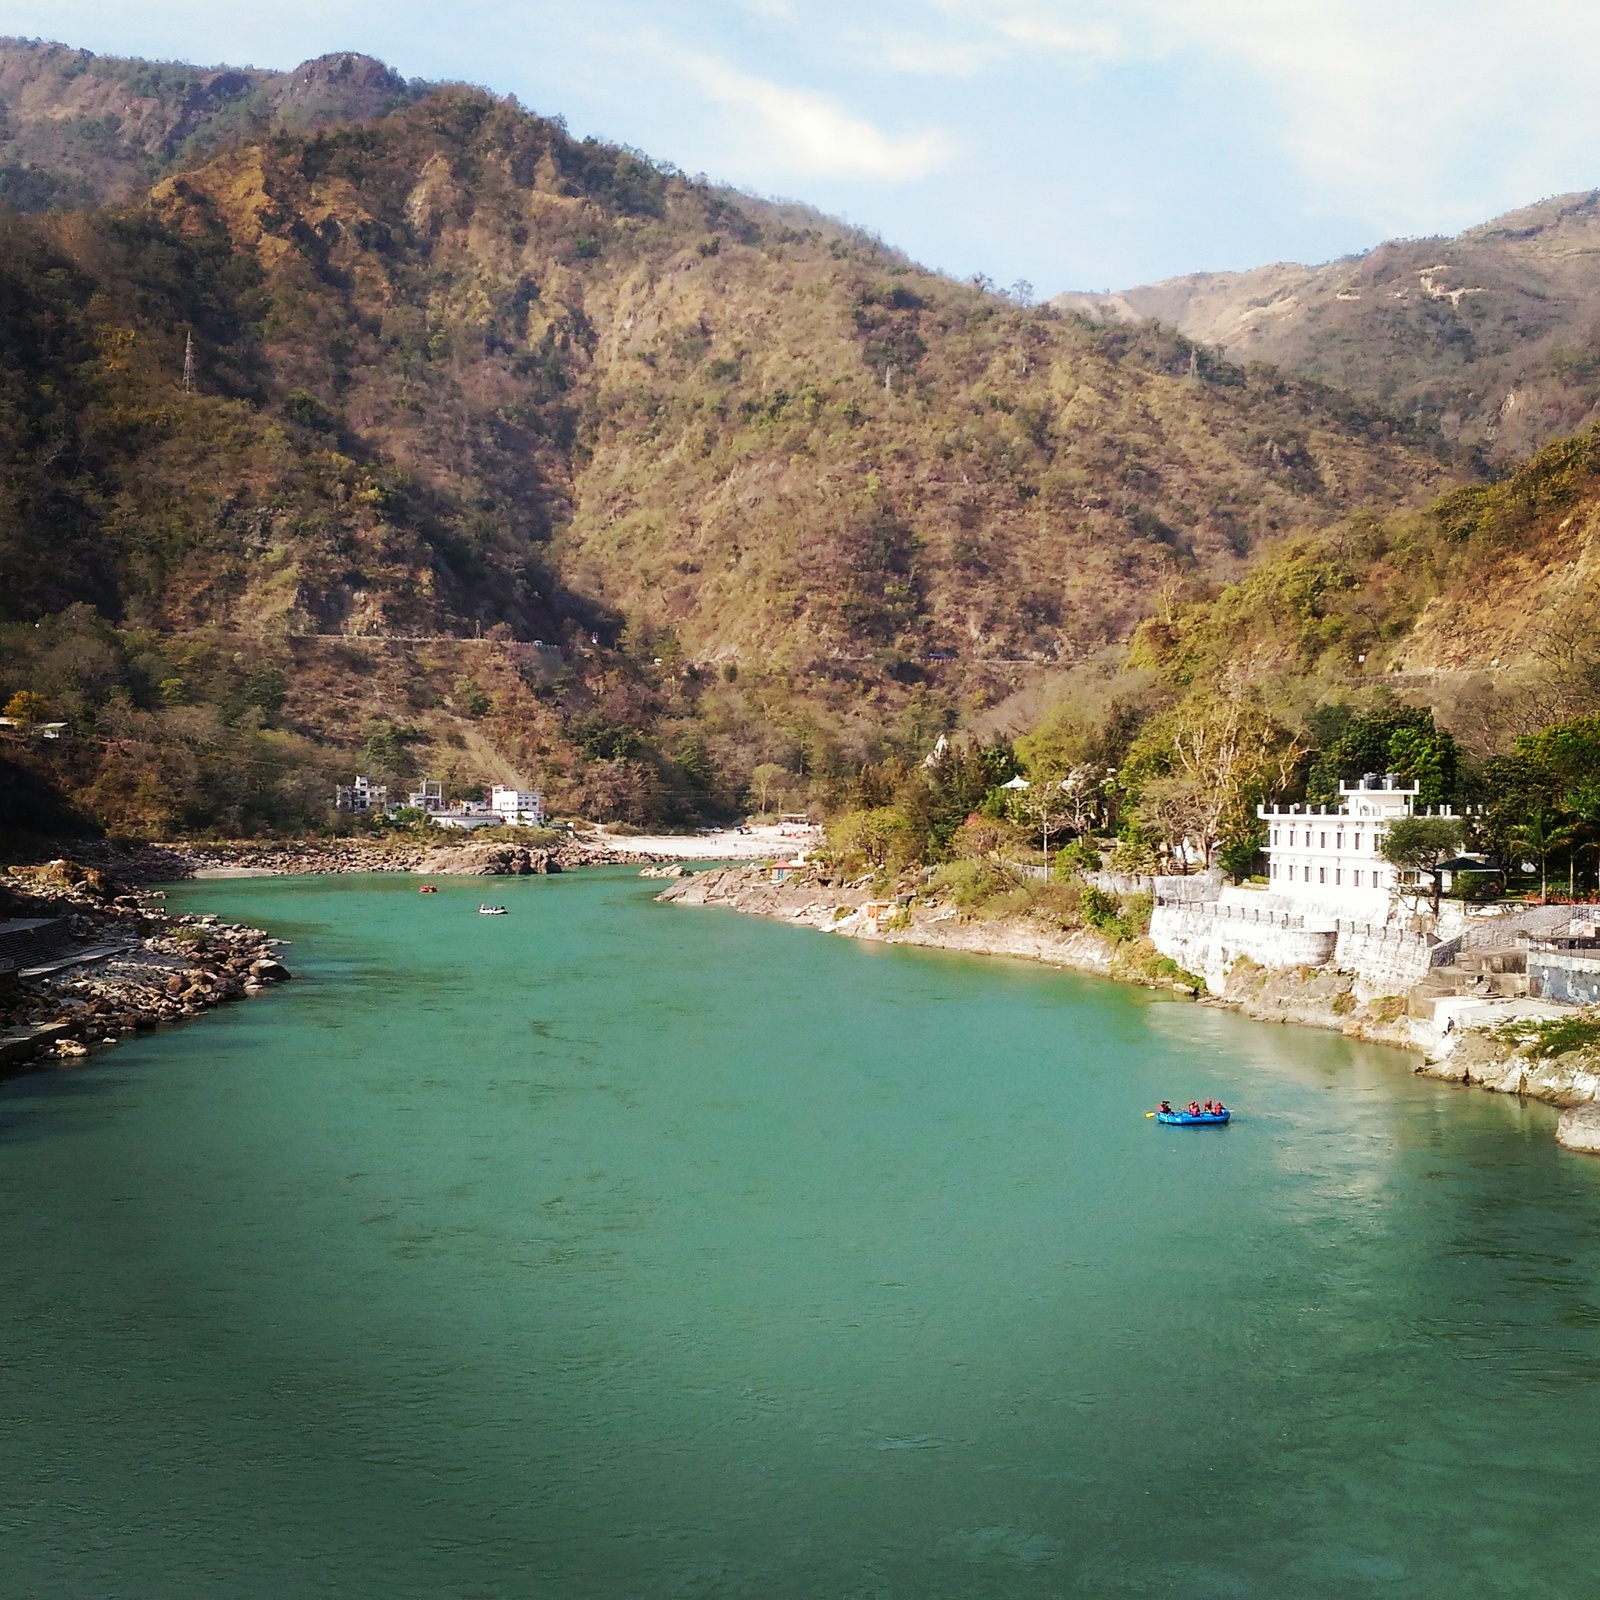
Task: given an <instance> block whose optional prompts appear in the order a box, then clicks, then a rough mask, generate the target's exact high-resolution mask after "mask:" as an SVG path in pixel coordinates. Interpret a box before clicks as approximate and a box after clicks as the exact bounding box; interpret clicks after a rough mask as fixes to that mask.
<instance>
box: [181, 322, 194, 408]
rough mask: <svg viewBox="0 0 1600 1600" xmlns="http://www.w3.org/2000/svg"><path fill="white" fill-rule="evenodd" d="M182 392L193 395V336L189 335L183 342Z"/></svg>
mask: <svg viewBox="0 0 1600 1600" xmlns="http://www.w3.org/2000/svg"><path fill="white" fill-rule="evenodd" d="M183 392H184V393H185V394H193V393H194V335H193V334H192V333H191V334H189V335H188V336H187V337H186V338H185V339H184V342H183Z"/></svg>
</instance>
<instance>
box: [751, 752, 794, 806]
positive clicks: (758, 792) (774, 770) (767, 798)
mask: <svg viewBox="0 0 1600 1600" xmlns="http://www.w3.org/2000/svg"><path fill="white" fill-rule="evenodd" d="M788 776H789V773H788V769H787V768H785V767H780V766H779V765H778V764H777V762H775V761H763V762H762V763H761V765H760V766H758V767H757V768H756V769H755V770H754V771H753V772H752V773H751V774H750V793H751V794H752V796H754V798H755V802H756V810H758V811H761V812H768V811H771V809H772V800H773V796H774V795H777V794H780V793H782V790H783V786H784V782H785V780H786V779H787V778H788Z"/></svg>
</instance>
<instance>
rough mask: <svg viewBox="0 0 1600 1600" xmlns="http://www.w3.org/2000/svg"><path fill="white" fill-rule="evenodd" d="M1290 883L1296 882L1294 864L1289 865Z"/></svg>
mask: <svg viewBox="0 0 1600 1600" xmlns="http://www.w3.org/2000/svg"><path fill="white" fill-rule="evenodd" d="M1289 882H1290V883H1293V882H1294V863H1293V862H1291V863H1290V864H1289Z"/></svg>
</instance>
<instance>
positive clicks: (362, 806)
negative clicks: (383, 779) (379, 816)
mask: <svg viewBox="0 0 1600 1600" xmlns="http://www.w3.org/2000/svg"><path fill="white" fill-rule="evenodd" d="M388 803H389V786H388V784H386V783H373V782H372V780H371V779H370V778H357V779H356V781H355V782H354V783H351V784H344V783H341V784H339V785H337V786H336V787H335V789H334V791H333V808H334V810H335V811H351V812H356V813H358V814H360V815H363V816H364V815H366V814H367V813H368V812H372V811H382V810H383V809H384V807H385V806H387V805H388Z"/></svg>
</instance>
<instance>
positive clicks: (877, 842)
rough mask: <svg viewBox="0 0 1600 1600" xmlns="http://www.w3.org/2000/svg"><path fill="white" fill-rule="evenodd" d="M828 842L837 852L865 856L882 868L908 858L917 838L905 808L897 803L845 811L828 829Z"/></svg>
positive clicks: (875, 865) (912, 851)
mask: <svg viewBox="0 0 1600 1600" xmlns="http://www.w3.org/2000/svg"><path fill="white" fill-rule="evenodd" d="M828 845H829V848H830V849H831V850H832V851H833V852H834V853H835V854H836V855H837V856H840V857H844V858H849V857H850V856H865V857H866V859H867V860H868V861H870V862H871V863H872V865H873V866H874V867H876V868H878V869H879V870H882V869H883V868H885V867H888V866H890V865H894V864H898V863H900V862H902V861H905V860H909V859H910V858H911V857H912V855H913V854H914V853H915V849H916V839H915V833H914V830H913V829H912V827H911V825H910V823H909V822H907V820H906V818H905V815H904V813H903V812H901V811H899V810H898V809H896V808H895V807H894V806H878V807H875V808H874V809H873V810H871V811H850V812H846V814H845V815H844V816H842V817H840V819H839V820H838V821H837V822H836V823H834V824H833V825H832V826H831V827H830V828H829V829H828Z"/></svg>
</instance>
